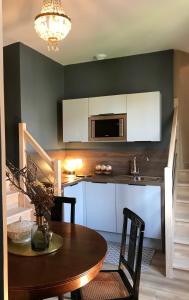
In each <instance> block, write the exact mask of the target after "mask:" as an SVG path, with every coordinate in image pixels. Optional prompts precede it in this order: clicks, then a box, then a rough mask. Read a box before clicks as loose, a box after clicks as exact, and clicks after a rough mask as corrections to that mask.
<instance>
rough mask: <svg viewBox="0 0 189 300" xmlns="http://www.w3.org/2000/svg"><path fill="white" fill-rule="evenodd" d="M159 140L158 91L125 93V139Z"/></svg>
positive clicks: (159, 101)
mask: <svg viewBox="0 0 189 300" xmlns="http://www.w3.org/2000/svg"><path fill="white" fill-rule="evenodd" d="M160 140H161V96H160V92H150V93H138V94H130V95H127V141H128V142H134V141H160Z"/></svg>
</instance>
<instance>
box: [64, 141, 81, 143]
mask: <svg viewBox="0 0 189 300" xmlns="http://www.w3.org/2000/svg"><path fill="white" fill-rule="evenodd" d="M64 143H82V141H67V142H64Z"/></svg>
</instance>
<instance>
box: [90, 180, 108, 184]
mask: <svg viewBox="0 0 189 300" xmlns="http://www.w3.org/2000/svg"><path fill="white" fill-rule="evenodd" d="M92 183H101V184H107V182H102V181H101V182H99V181H92Z"/></svg>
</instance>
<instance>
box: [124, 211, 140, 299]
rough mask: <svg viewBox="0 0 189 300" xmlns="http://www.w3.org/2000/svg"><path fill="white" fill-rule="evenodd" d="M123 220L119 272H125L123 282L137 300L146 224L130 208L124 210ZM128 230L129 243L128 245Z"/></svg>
mask: <svg viewBox="0 0 189 300" xmlns="http://www.w3.org/2000/svg"><path fill="white" fill-rule="evenodd" d="M123 218H124V220H123V231H122V241H121V251H120V261H119V270H120V271H122V272H123V280H124V279H125V281H126V282H125V283H126V285H127V287H128V289H129V292H130V293H132V294H133V298H132V299H135V300H136V299H138V293H139V283H140V272H141V261H142V249H143V238H144V229H145V223H144V221H143V220H142V219H141V218H140V217H139V216H137V215H136V214H135V213H134V212H132V211H131V210H129V209H128V208H124V209H123ZM129 226H130V228H129ZM128 229H129V236H128V238H129V243H128V244H127V245H126V240H127V233H128ZM125 270H127V272H128V273H129V275H130V279H131V281H132V283H131V282H130V281H129V280H128V276H127V275H126V273H125Z"/></svg>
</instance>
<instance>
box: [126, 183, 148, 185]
mask: <svg viewBox="0 0 189 300" xmlns="http://www.w3.org/2000/svg"><path fill="white" fill-rule="evenodd" d="M127 184H128V185H137V186H146V184H143V183H140V184H137V183H127Z"/></svg>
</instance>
